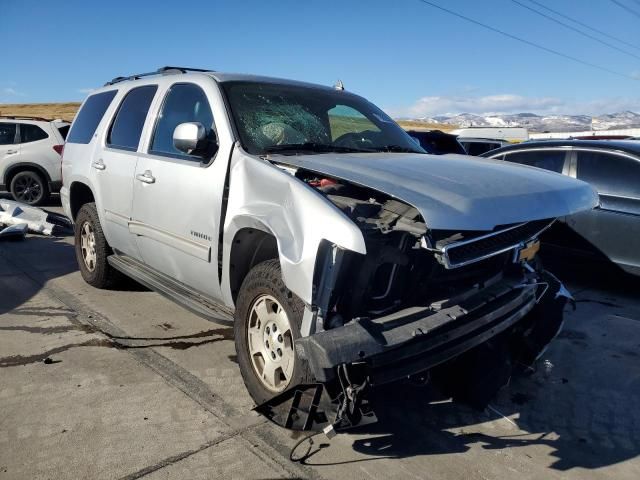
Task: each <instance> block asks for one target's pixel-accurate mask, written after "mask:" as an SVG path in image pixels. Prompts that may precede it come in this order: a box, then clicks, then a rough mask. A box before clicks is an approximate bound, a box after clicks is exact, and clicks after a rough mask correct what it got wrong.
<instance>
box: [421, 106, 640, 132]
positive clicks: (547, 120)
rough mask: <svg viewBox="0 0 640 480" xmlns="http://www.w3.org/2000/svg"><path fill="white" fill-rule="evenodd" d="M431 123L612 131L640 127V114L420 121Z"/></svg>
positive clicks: (464, 116) (463, 117) (461, 117)
mask: <svg viewBox="0 0 640 480" xmlns="http://www.w3.org/2000/svg"><path fill="white" fill-rule="evenodd" d="M418 120H420V121H424V122H429V123H444V124H448V125H458V126H459V127H461V128H465V127H525V128H528V129H529V131H531V132H577V131H581V130H591V129H592V128H593V130H612V129H616V128H634V127H640V114H637V113H635V112H630V111H626V112H618V113H611V114H606V115H599V116H594V117H592V116H589V115H546V116H542V115H536V114H535V113H514V114H504V115H476V114H473V113H460V114H458V115H438V116H436V117H432V118H420V119H418Z"/></svg>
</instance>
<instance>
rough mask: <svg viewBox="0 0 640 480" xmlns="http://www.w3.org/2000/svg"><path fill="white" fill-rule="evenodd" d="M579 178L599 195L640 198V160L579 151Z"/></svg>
mask: <svg viewBox="0 0 640 480" xmlns="http://www.w3.org/2000/svg"><path fill="white" fill-rule="evenodd" d="M577 173H578V178H579V179H580V180H584V181H585V182H588V183H590V184H591V185H593V186H594V187H595V188H596V190H597V191H598V193H605V194H607V193H608V194H611V195H622V196H626V197H634V198H640V160H634V159H632V158H628V157H622V156H619V155H611V154H607V153H600V152H580V151H578V172H577Z"/></svg>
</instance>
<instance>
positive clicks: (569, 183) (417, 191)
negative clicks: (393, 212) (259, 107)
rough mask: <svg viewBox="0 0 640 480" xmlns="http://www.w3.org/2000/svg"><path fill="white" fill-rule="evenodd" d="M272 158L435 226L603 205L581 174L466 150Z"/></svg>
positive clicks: (490, 222)
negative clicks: (373, 193)
mask: <svg viewBox="0 0 640 480" xmlns="http://www.w3.org/2000/svg"><path fill="white" fill-rule="evenodd" d="M272 160H273V161H275V162H277V163H283V164H287V165H291V166H296V167H300V168H304V169H307V170H310V171H313V172H317V173H320V174H324V175H327V176H330V177H334V178H340V179H343V180H346V181H348V182H352V183H354V184H359V185H361V186H364V187H369V188H372V189H374V190H378V191H380V192H383V193H386V194H388V195H391V196H393V197H395V198H397V199H398V200H402V201H404V202H406V203H408V204H410V205H412V206H414V207H416V208H417V209H418V210H419V211H420V213H421V214H422V217H423V218H424V220H425V222H426V224H427V227H428V228H430V229H435V230H492V229H493V228H494V227H496V226H498V225H506V224H511V223H518V222H524V221H530V220H540V219H544V218H556V217H561V216H564V215H570V214H573V213H576V212H579V211H582V210H589V209H591V208H593V207H595V206H596V205H597V204H598V196H597V194H596V192H595V191H594V189H593V188H592V187H591V186H590V185H589V184H587V183H585V182H582V181H580V180H576V179H573V178H570V177H567V176H565V175H560V174H557V173H553V172H547V171H545V170H541V169H538V168H533V167H528V166H523V165H518V164H513V163H509V162H503V161H499V160H487V159H479V158H477V157H471V156H466V155H424V154H412V153H357V154H355V153H354V154H335V153H328V154H320V155H297V156H293V155H292V156H284V155H279V156H277V157H272Z"/></svg>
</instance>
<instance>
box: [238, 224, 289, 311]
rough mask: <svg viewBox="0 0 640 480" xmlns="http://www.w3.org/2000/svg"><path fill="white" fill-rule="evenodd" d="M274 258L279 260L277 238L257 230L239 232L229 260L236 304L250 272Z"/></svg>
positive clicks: (250, 229)
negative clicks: (241, 287) (243, 283)
mask: <svg viewBox="0 0 640 480" xmlns="http://www.w3.org/2000/svg"><path fill="white" fill-rule="evenodd" d="M272 258H278V242H277V241H276V237H274V236H273V235H271V234H270V233H267V232H263V231H262V230H256V229H255V228H243V229H241V230H238V232H237V233H236V235H235V237H234V238H233V244H232V246H231V256H230V259H229V285H230V287H231V295H232V297H233V301H234V302H235V301H236V298H237V297H238V292H239V290H240V286H241V285H242V282H243V281H244V278H245V277H246V276H247V274H248V273H249V271H250V270H251V269H252V268H253V267H254V266H256V265H257V264H259V263H261V262H264V261H265V260H269V259H272Z"/></svg>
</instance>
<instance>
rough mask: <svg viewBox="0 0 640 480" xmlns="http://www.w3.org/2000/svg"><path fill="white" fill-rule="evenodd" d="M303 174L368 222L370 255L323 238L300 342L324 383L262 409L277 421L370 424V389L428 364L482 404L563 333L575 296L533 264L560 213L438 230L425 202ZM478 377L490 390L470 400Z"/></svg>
mask: <svg viewBox="0 0 640 480" xmlns="http://www.w3.org/2000/svg"><path fill="white" fill-rule="evenodd" d="M295 175H296V177H298V178H299V179H301V180H302V181H304V182H305V183H307V184H308V185H310V186H312V187H314V188H316V189H317V190H318V191H319V192H321V193H322V194H323V195H325V196H326V198H327V199H328V200H330V201H331V202H332V203H333V204H334V205H336V206H337V207H338V208H340V210H342V212H343V213H345V214H346V215H347V216H349V217H350V218H351V219H352V220H353V221H354V223H356V224H357V225H358V226H359V227H360V229H361V231H362V232H363V236H364V239H365V244H366V248H367V254H366V255H361V254H357V253H354V252H350V251H347V250H344V249H341V248H339V247H338V246H336V245H334V244H331V243H329V242H324V243H322V244H321V246H320V249H319V251H318V256H317V259H316V268H315V271H314V284H313V303H312V306H311V308H310V309H308V311H307V312H306V315H305V318H304V320H303V325H302V332H303V337H302V338H300V339H298V340H297V341H296V343H295V348H296V351H297V354H298V357H299V358H301V359H304V360H305V361H306V362H307V363H308V365H309V368H310V370H311V372H312V373H313V375H314V377H315V379H316V380H317V382H318V383H317V384H310V385H298V386H296V387H293V388H292V389H290V390H288V391H287V392H284V393H282V394H281V395H279V396H277V397H275V398H273V399H271V400H270V401H268V402H266V403H265V404H263V405H261V406H259V407H258V410H259V411H260V412H261V413H263V414H265V415H266V416H268V417H269V418H271V419H272V420H274V421H275V422H276V423H279V424H281V425H283V426H285V427H287V428H292V429H299V430H319V429H323V428H328V429H330V430H333V429H335V430H340V429H344V428H348V427H351V426H355V425H359V424H362V423H369V422H371V421H374V420H375V415H374V413H373V412H371V411H370V409H369V406H368V404H367V401H366V392H367V390H368V389H370V388H374V387H376V386H379V385H384V384H387V383H390V382H394V381H397V380H401V379H405V378H408V377H412V376H415V375H420V374H423V373H424V372H426V371H432V372H433V373H434V374H436V375H439V376H442V377H443V378H445V379H447V380H449V379H454V380H453V384H452V385H447V386H448V387H449V388H448V390H449V391H450V392H452V395H453V396H454V397H455V398H460V399H463V400H467V401H470V403H475V404H477V405H478V406H481V404H482V403H483V402H488V400H489V399H490V397H491V396H492V395H493V394H494V393H495V390H497V388H499V387H500V386H502V385H503V384H504V383H505V382H506V380H507V379H508V378H509V376H510V375H511V372H512V370H513V368H514V366H515V365H521V364H524V365H531V364H532V363H533V362H534V361H535V360H536V359H537V358H538V357H539V355H540V354H541V353H542V352H543V351H544V349H545V348H546V346H547V345H548V343H549V342H550V341H551V340H552V339H553V338H554V336H555V335H557V334H558V332H559V331H560V329H561V326H562V316H563V314H562V312H563V308H564V306H565V304H566V301H567V299H569V298H570V296H569V294H568V292H567V291H566V289H565V288H564V287H563V285H562V284H561V283H560V282H559V281H558V280H557V279H556V278H555V277H553V275H551V274H549V273H548V272H545V271H543V270H541V269H539V268H536V267H535V266H534V265H536V261H535V260H536V259H535V254H536V252H537V249H538V246H539V242H538V236H539V235H540V233H541V232H543V231H544V230H545V229H546V228H547V227H548V226H549V225H551V223H552V222H553V220H554V219H553V218H549V219H542V220H534V221H529V222H522V223H517V224H510V225H504V226H499V227H496V228H494V229H493V230H492V231H490V232H487V231H469V230H461V231H455V230H430V229H429V228H428V227H427V223H426V222H425V220H424V218H423V217H422V215H421V213H420V212H419V211H418V210H417V209H416V208H414V207H412V206H410V205H408V204H406V203H404V202H402V201H400V200H398V199H395V198H393V197H391V196H389V195H385V194H382V193H380V192H377V191H374V190H372V189H369V188H366V187H362V186H359V185H354V184H351V183H348V182H345V181H341V180H339V179H335V178H328V177H325V176H322V175H317V174H315V173H313V172H310V171H306V170H304V169H297V170H296V171H295ZM487 348H489V349H490V351H491V354H490V355H489V354H486V353H483V351H484V350H486V349H487ZM450 371H455V372H456V374H455V376H453V375H449V374H448V373H442V372H450ZM473 372H475V374H474V373H473ZM484 377H487V378H489V377H490V378H491V379H492V380H491V381H488V380H487V378H484ZM479 379H482V380H479ZM478 382H480V383H482V384H483V385H484V386H485V387H483V389H482V391H483V392H486V394H484V395H481V396H478V395H476V396H475V397H473V398H472V395H469V389H470V388H471V386H472V385H474V384H475V383H478ZM445 383H446V382H445ZM449 383H451V382H449Z"/></svg>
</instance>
